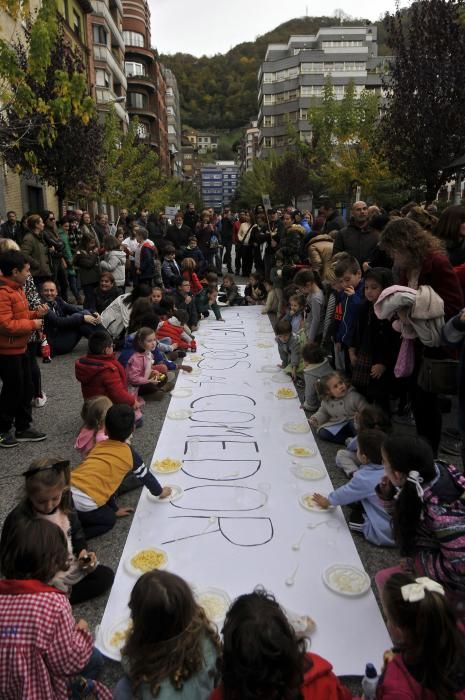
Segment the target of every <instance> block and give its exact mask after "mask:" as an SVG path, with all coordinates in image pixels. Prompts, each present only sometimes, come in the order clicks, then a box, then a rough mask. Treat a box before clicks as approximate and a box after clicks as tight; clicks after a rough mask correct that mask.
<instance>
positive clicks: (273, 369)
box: [260, 365, 277, 374]
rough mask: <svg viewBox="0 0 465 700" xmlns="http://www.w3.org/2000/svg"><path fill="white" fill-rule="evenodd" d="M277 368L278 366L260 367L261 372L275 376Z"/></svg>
mask: <svg viewBox="0 0 465 700" xmlns="http://www.w3.org/2000/svg"><path fill="white" fill-rule="evenodd" d="M276 370H277V366H276V365H263V366H262V367H260V372H266V373H267V374H273V373H274V372H276Z"/></svg>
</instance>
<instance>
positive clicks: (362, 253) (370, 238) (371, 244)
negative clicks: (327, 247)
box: [333, 223, 379, 265]
mask: <svg viewBox="0 0 465 700" xmlns="http://www.w3.org/2000/svg"><path fill="white" fill-rule="evenodd" d="M378 241H379V233H378V231H373V230H372V229H370V228H365V229H361V228H359V227H358V226H355V225H354V224H353V223H350V224H349V225H348V226H346V227H345V228H343V229H341V230H340V231H338V232H337V234H336V240H335V241H334V248H333V256H334V255H336V253H349V255H352V256H353V257H354V258H357V260H358V261H359V263H360V265H363V263H364V262H368V260H370V258H371V256H372V255H373V253H374V251H375V248H376V246H377V245H378Z"/></svg>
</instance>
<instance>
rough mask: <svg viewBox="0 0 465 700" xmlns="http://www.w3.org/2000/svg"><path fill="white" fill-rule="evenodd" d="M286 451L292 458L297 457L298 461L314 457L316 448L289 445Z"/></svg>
mask: <svg viewBox="0 0 465 700" xmlns="http://www.w3.org/2000/svg"><path fill="white" fill-rule="evenodd" d="M287 451H288V454H290V455H292V456H293V457H299V459H300V458H303V459H306V458H308V457H314V456H315V455H316V448H315V447H308V445H289V447H288V448H287Z"/></svg>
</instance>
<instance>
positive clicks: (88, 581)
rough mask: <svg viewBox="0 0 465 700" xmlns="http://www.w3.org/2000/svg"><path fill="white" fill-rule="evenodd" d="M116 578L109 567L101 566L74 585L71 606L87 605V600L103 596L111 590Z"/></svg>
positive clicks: (70, 599) (70, 598) (70, 600)
mask: <svg viewBox="0 0 465 700" xmlns="http://www.w3.org/2000/svg"><path fill="white" fill-rule="evenodd" d="M114 578H115V574H114V573H113V571H112V570H111V569H110V567H109V566H102V565H101V564H99V565H98V566H97V568H95V569H94V570H93V571H91V572H90V573H88V574H87V576H84V578H83V579H81V580H80V581H78V583H75V584H74V586H73V588H72V590H71V595H70V597H69V602H70V603H71V605H78V604H79V603H85V601H86V600H90V599H91V598H96V597H97V596H98V595H102V593H105V591H108V589H109V588H111V586H112V585H113V580H114Z"/></svg>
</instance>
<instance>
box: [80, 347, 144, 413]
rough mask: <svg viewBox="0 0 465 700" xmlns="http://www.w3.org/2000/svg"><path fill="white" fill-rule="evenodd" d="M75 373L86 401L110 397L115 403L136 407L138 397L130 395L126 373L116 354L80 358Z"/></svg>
mask: <svg viewBox="0 0 465 700" xmlns="http://www.w3.org/2000/svg"><path fill="white" fill-rule="evenodd" d="M74 371H75V375H76V379H77V380H78V382H80V383H81V389H82V396H83V398H84V399H92V398H94V396H108V398H109V399H110V400H111V401H113V403H125V404H128V405H129V406H134V402H135V400H136V397H135V396H134V395H133V394H130V393H129V391H128V383H127V379H126V373H125V371H124V368H123V366H122V365H121V364H120V363H119V362H118V360H117V359H116V356H115V354H114V353H112V354H111V355H85V356H84V357H80V358H79V359H78V360H76V364H75V369H74Z"/></svg>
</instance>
